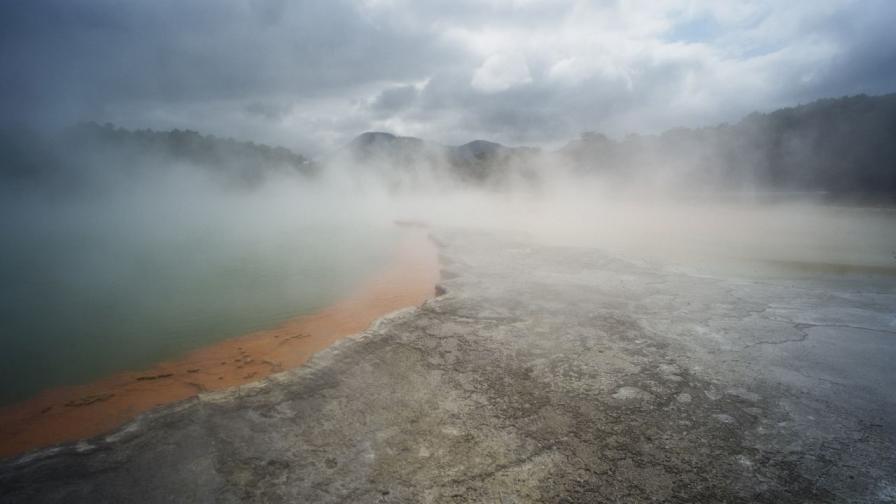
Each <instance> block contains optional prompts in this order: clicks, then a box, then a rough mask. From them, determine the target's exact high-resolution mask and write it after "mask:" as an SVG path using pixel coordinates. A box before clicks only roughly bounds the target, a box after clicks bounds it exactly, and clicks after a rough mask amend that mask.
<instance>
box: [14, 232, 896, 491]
mask: <svg viewBox="0 0 896 504" xmlns="http://www.w3.org/2000/svg"><path fill="white" fill-rule="evenodd" d="M440 240H441V241H442V242H443V243H442V244H441V246H442V249H441V254H442V264H443V284H442V285H443V287H444V289H445V290H446V293H445V294H444V295H442V296H440V297H438V298H436V299H433V300H431V301H429V302H427V303H426V304H425V305H423V306H422V307H420V308H412V309H408V310H404V311H402V312H398V313H397V314H394V315H392V316H390V317H387V318H386V319H383V320H381V321H380V322H379V323H377V324H376V325H375V326H374V327H372V328H371V329H370V330H368V331H366V332H365V333H363V334H362V335H359V336H358V337H356V338H349V339H347V340H344V341H343V342H340V343H339V344H337V345H335V346H334V347H331V348H330V349H328V350H326V351H324V352H322V353H320V354H318V355H317V356H315V357H314V358H313V359H312V361H311V362H310V363H309V364H308V365H306V366H304V367H302V368H299V369H296V370H293V371H289V372H286V373H282V374H280V375H276V376H274V377H272V378H270V379H268V380H265V381H263V382H260V383H258V384H254V385H250V386H245V387H242V388H239V389H235V390H232V391H227V392H224V393H216V394H210V395H204V396H201V397H199V398H197V399H194V400H189V401H185V402H183V403H179V404H176V405H173V406H171V407H168V408H163V409H160V410H158V411H155V412H153V413H151V414H148V415H145V416H143V417H141V418H140V419H138V420H137V421H136V422H134V423H132V424H130V425H128V426H126V427H125V428H123V429H122V430H121V431H119V432H117V433H114V434H112V435H110V436H106V437H102V438H97V439H93V440H89V441H84V442H81V443H79V444H77V445H73V446H67V447H61V448H55V449H50V450H45V451H42V452H38V453H35V454H31V455H28V456H25V457H21V458H19V459H16V460H11V461H7V462H5V463H4V464H3V465H0V500H2V501H4V502H19V501H22V502H29V501H33V502H91V503H95V502H225V503H226V502H246V501H251V502H498V503H512V502H518V503H522V502H681V503H689V502H731V503H735V502H769V503H787V502H893V501H894V500H896V373H894V372H892V363H893V362H894V360H896V315H894V307H896V289H894V287H893V285H894V282H890V283H888V282H886V281H881V282H876V283H870V282H866V281H863V280H862V279H850V278H845V277H838V278H831V279H820V278H818V279H813V280H808V279H803V280H797V279H787V280H783V279H781V280H774V279H763V280H756V279H754V280H749V279H726V278H718V277H706V276H697V275H692V274H685V273H682V272H676V271H675V270H672V269H668V268H661V267H658V266H651V265H648V264H643V263H636V262H627V261H624V260H621V259H618V258H614V257H612V256H609V255H606V254H604V253H602V252H599V251H596V250H592V249H575V248H559V247H544V246H538V245H535V244H532V243H529V242H527V241H525V240H523V239H521V238H518V237H511V236H494V235H489V234H482V233H470V232H463V233H460V232H458V233H445V234H443V235H441V236H440Z"/></svg>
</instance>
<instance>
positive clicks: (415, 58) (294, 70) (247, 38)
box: [0, 0, 896, 155]
mask: <svg viewBox="0 0 896 504" xmlns="http://www.w3.org/2000/svg"><path fill="white" fill-rule="evenodd" d="M894 30H896V1H892V0H867V1H858V0H806V1H800V0H789V1H785V0H755V1H738V2H734V1H731V2H726V1H721V0H669V1H638V0H635V1H629V0H617V1H613V0H595V1H590V2H588V1H572V0H568V1H567V0H550V1H549V0H501V1H499V0H446V1H420V0H417V1H413V0H356V1H351V0H320V1H317V0H313V1H298V0H297V1H288V0H191V1H187V0H144V1H141V0H130V1H121V0H4V1H3V2H2V4H0V65H2V75H0V107H2V110H0V112H2V119H0V120H2V121H4V122H6V123H22V122H26V123H31V124H34V125H44V126H59V125H66V124H70V123H73V122H77V121H82V120H95V121H100V122H106V121H110V122H114V123H116V124H120V125H124V126H127V127H134V128H138V127H139V128H142V127H151V128H163V129H168V128H191V129H196V130H199V131H202V132H207V133H214V134H218V135H228V136H235V137H238V138H246V139H251V140H256V141H263V142H266V143H272V144H279V145H286V146H288V147H293V148H296V149H298V150H301V151H302V152H305V153H307V154H311V155H315V154H319V153H321V152H325V151H327V150H329V149H332V148H334V147H338V146H339V145H342V144H344V143H345V142H347V141H349V140H350V139H351V138H352V137H354V136H355V135H357V134H358V133H360V132H362V131H365V130H384V131H391V132H394V133H397V134H404V135H414V136H421V137H425V138H428V139H432V140H435V141H439V142H443V143H463V142H467V141H469V140H472V139H475V138H485V139H490V140H496V141H500V142H504V143H508V144H515V145H516V144H530V145H545V146H551V145H556V144H559V143H563V142H565V141H566V140H568V139H570V138H573V137H576V136H577V135H578V134H579V133H580V132H582V131H587V130H594V131H602V132H605V133H608V134H610V135H614V136H621V135H624V134H625V133H628V132H634V131H637V132H642V133H650V132H657V131H661V130H663V129H666V128H669V127H674V126H700V125H709V124H714V123H717V122H722V121H736V120H737V119H739V118H740V117H741V116H742V115H744V114H745V113H748V112H750V111H752V110H771V109H774V108H776V107H780V106H785V105H796V104H799V103H805V102H807V101H810V100H813V99H815V98H819V97H826V96H841V95H846V94H856V93H869V94H880V93H886V92H892V91H896V34H894V33H896V32H894Z"/></svg>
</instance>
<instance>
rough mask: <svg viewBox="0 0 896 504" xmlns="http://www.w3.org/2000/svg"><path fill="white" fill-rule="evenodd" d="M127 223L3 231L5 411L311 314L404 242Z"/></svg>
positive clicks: (289, 230)
mask: <svg viewBox="0 0 896 504" xmlns="http://www.w3.org/2000/svg"><path fill="white" fill-rule="evenodd" d="M125 214H126V215H125V216H123V217H122V216H116V215H115V212H109V211H108V210H105V211H104V212H102V213H96V212H92V211H91V212H85V213H78V212H74V215H71V212H67V211H65V209H62V210H59V211H52V212H47V213H41V215H40V216H38V217H34V216H29V218H28V219H7V221H6V225H5V226H4V228H3V229H2V232H3V237H4V245H3V249H2V251H0V337H2V343H3V347H4V354H3V360H4V363H3V365H2V366H0V403H9V402H13V401H16V400H21V399H23V398H26V397H28V396H30V395H33V394H35V393H36V392H38V391H40V390H41V389H44V388H47V387H53V386H58V385H62V384H73V383H83V382H87V381H90V380H92V379H96V378H98V377H102V376H104V375H107V374H110V373H113V372H115V371H120V370H124V369H139V368H141V367H145V366H147V365H150V364H152V363H154V362H157V361H160V360H164V359H167V358H171V357H175V356H178V355H181V354H183V353H185V352H187V351H189V350H191V349H195V348H198V347H201V346H203V345H207V344H209V343H213V342H216V341H220V340H222V339H225V338H229V337H233V336H237V335H240V334H243V333H245V332H248V331H251V330H255V329H261V328H265V327H270V326H273V325H276V324H277V323H278V322H281V321H283V320H285V319H288V318H290V317H293V316H295V315H298V314H303V313H309V312H312V311H315V310H317V309H319V308H321V307H324V306H326V305H328V304H330V303H332V302H333V301H334V300H336V299H338V298H340V297H341V296H343V295H345V294H346V293H348V292H349V291H350V290H351V289H352V288H353V287H354V286H356V285H357V284H358V283H359V282H360V281H362V280H363V279H364V278H365V277H366V276H367V275H369V274H371V273H372V272H373V271H375V270H376V269H377V268H380V267H382V266H383V265H384V264H385V263H386V261H387V260H388V259H389V256H390V254H391V251H392V248H391V247H392V244H393V241H394V239H395V233H396V231H395V230H391V229H388V228H385V227H384V228H375V227H371V226H368V225H363V226H362V225H355V224H353V223H352V219H349V218H345V219H341V220H337V221H336V222H326V223H323V222H318V221H319V219H317V220H315V219H304V220H303V219H292V218H283V216H282V215H271V216H266V215H264V213H263V212H261V213H259V212H256V214H253V215H252V216H251V217H244V218H237V219H234V218H231V217H232V216H231V214H230V213H229V212H228V211H221V212H218V213H216V214H214V215H210V214H205V215H203V216H202V217H200V218H197V217H195V216H191V217H189V218H185V219H181V218H180V217H179V216H178V215H177V214H178V212H176V211H171V212H165V211H161V212H159V213H158V214H153V213H152V212H150V213H149V214H147V212H146V211H144V210H141V211H131V212H129V213H128V212H125ZM7 217H9V216H8V215H7ZM268 217H270V218H268ZM272 221H275V224H271V222H272Z"/></svg>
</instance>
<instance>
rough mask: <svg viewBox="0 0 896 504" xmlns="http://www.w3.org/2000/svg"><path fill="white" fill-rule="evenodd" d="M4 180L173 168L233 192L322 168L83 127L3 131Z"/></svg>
mask: <svg viewBox="0 0 896 504" xmlns="http://www.w3.org/2000/svg"><path fill="white" fill-rule="evenodd" d="M0 160H2V162H0V179H2V180H3V182H4V184H5V185H9V184H25V185H28V184H31V185H35V184H37V185H41V186H52V185H54V184H55V185H61V186H69V187H72V186H75V187H76V186H78V185H81V184H85V185H90V184H92V183H93V182H95V181H98V180H101V179H104V178H113V177H117V178H122V177H125V178H126V177H132V176H139V175H141V174H147V173H150V172H152V171H160V170H162V169H163V168H166V167H171V166H181V167H184V168H185V167H187V166H189V167H193V168H196V169H199V170H203V171H205V172H206V173H208V174H209V175H211V176H212V177H213V178H216V179H217V180H219V181H220V182H222V183H224V184H226V185H231V186H234V187H252V186H255V185H258V184H259V183H261V182H262V181H263V180H265V179H266V178H268V177H269V176H271V175H273V174H290V175H300V176H306V177H308V176H313V175H315V174H316V173H317V171H318V169H319V167H318V166H317V165H315V164H314V163H312V162H310V161H309V160H308V159H306V158H305V157H304V156H302V155H300V154H296V153H294V152H292V151H290V150H289V149H285V148H283V147H270V146H267V145H262V144H256V143H253V142H242V141H237V140H233V139H229V138H218V137H215V136H211V135H202V134H200V133H197V132H195V131H190V130H172V131H152V130H137V131H131V130H126V129H122V128H116V127H115V126H112V125H109V124H106V125H99V124H96V123H85V124H80V125H77V126H74V127H71V128H68V129H66V130H64V131H62V132H60V133H57V134H40V133H37V132H34V131H30V130H26V129H7V130H0Z"/></svg>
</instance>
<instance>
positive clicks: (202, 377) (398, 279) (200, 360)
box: [0, 229, 439, 458]
mask: <svg viewBox="0 0 896 504" xmlns="http://www.w3.org/2000/svg"><path fill="white" fill-rule="evenodd" d="M403 233H404V235H403V238H402V240H401V241H400V244H399V246H398V248H397V252H396V256H395V258H394V260H393V261H392V262H391V263H390V264H389V265H388V266H387V267H386V268H385V270H384V271H382V272H380V273H378V274H376V275H375V276H374V277H373V278H371V279H369V280H368V281H366V282H364V283H363V284H362V285H361V286H360V287H359V288H358V289H357V290H356V291H355V292H354V293H353V294H352V295H350V296H349V297H347V298H346V299H343V300H341V301H339V302H337V303H335V304H333V305H331V306H329V307H327V308H325V309H323V310H321V311H319V312H316V313H313V314H311V315H306V316H300V317H296V318H294V319H291V320H288V321H286V322H284V323H283V324H281V325H279V326H277V327H275V328H272V329H266V330H262V331H257V332H253V333H249V334H246V335H243V336H239V337H237V338H233V339H228V340H225V341H221V342H220V343H216V344H214V345H211V346H208V347H204V348H200V349H198V350H195V351H193V352H191V353H189V354H187V355H184V356H183V357H180V358H178V359H175V360H170V361H165V362H160V363H158V364H156V365H154V366H153V367H151V368H149V369H144V370H142V371H128V372H122V373H118V374H115V375H112V376H109V377H107V378H103V379H101V380H98V381H95V382H93V383H88V384H84V385H76V386H66V387H59V388H54V389H49V390H46V391H44V392H41V393H40V394H38V395H37V396H35V397H33V398H31V399H29V400H26V401H24V402H21V403H17V404H13V405H10V406H5V407H3V408H0V458H7V457H11V456H14V455H18V454H21V453H24V452H26V451H30V450H33V449H36V448H41V447H46V446H50V445H54V444H58V443H63V442H70V441H76V440H79V439H84V438H88V437H92V436H96V435H98V434H102V433H105V432H109V431H111V430H113V429H115V428H116V427H118V426H121V425H122V424H124V423H126V422H128V421H129V420H132V419H133V418H135V417H136V416H137V415H139V414H140V413H142V412H145V411H147V410H149V409H152V408H154V407H156V406H160V405H163V404H168V403H172V402H176V401H180V400H183V399H187V398H189V397H192V396H195V395H197V394H198V393H200V392H207V391H212V390H220V389H225V388H229V387H233V386H236V385H242V384H245V383H248V382H252V381H255V380H259V379H261V378H264V377H266V376H268V375H270V374H273V373H277V372H280V371H284V370H287V369H290V368H294V367H297V366H299V365H301V364H302V363H304V362H305V361H307V360H308V359H309V358H310V357H311V356H312V355H313V354H314V353H315V352H318V351H320V350H322V349H324V348H326V347H327V346H329V345H331V344H332V343H334V342H335V341H337V340H339V339H341V338H343V337H345V336H348V335H351V334H355V333H358V332H361V331H363V330H364V329H366V328H367V327H369V326H370V324H371V323H373V322H374V321H375V320H376V319H378V318H380V317H382V316H383V315H385V314H387V313H390V312H393V311H395V310H398V309H400V308H404V307H407V306H413V305H418V304H420V303H422V302H423V301H425V300H427V299H429V298H431V297H432V296H433V294H434V292H435V285H436V283H437V282H438V279H439V266H438V258H437V253H436V248H435V244H434V243H433V242H432V241H431V240H430V239H429V237H428V235H427V233H426V231H425V230H421V229H406V230H405V231H404V232H403Z"/></svg>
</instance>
